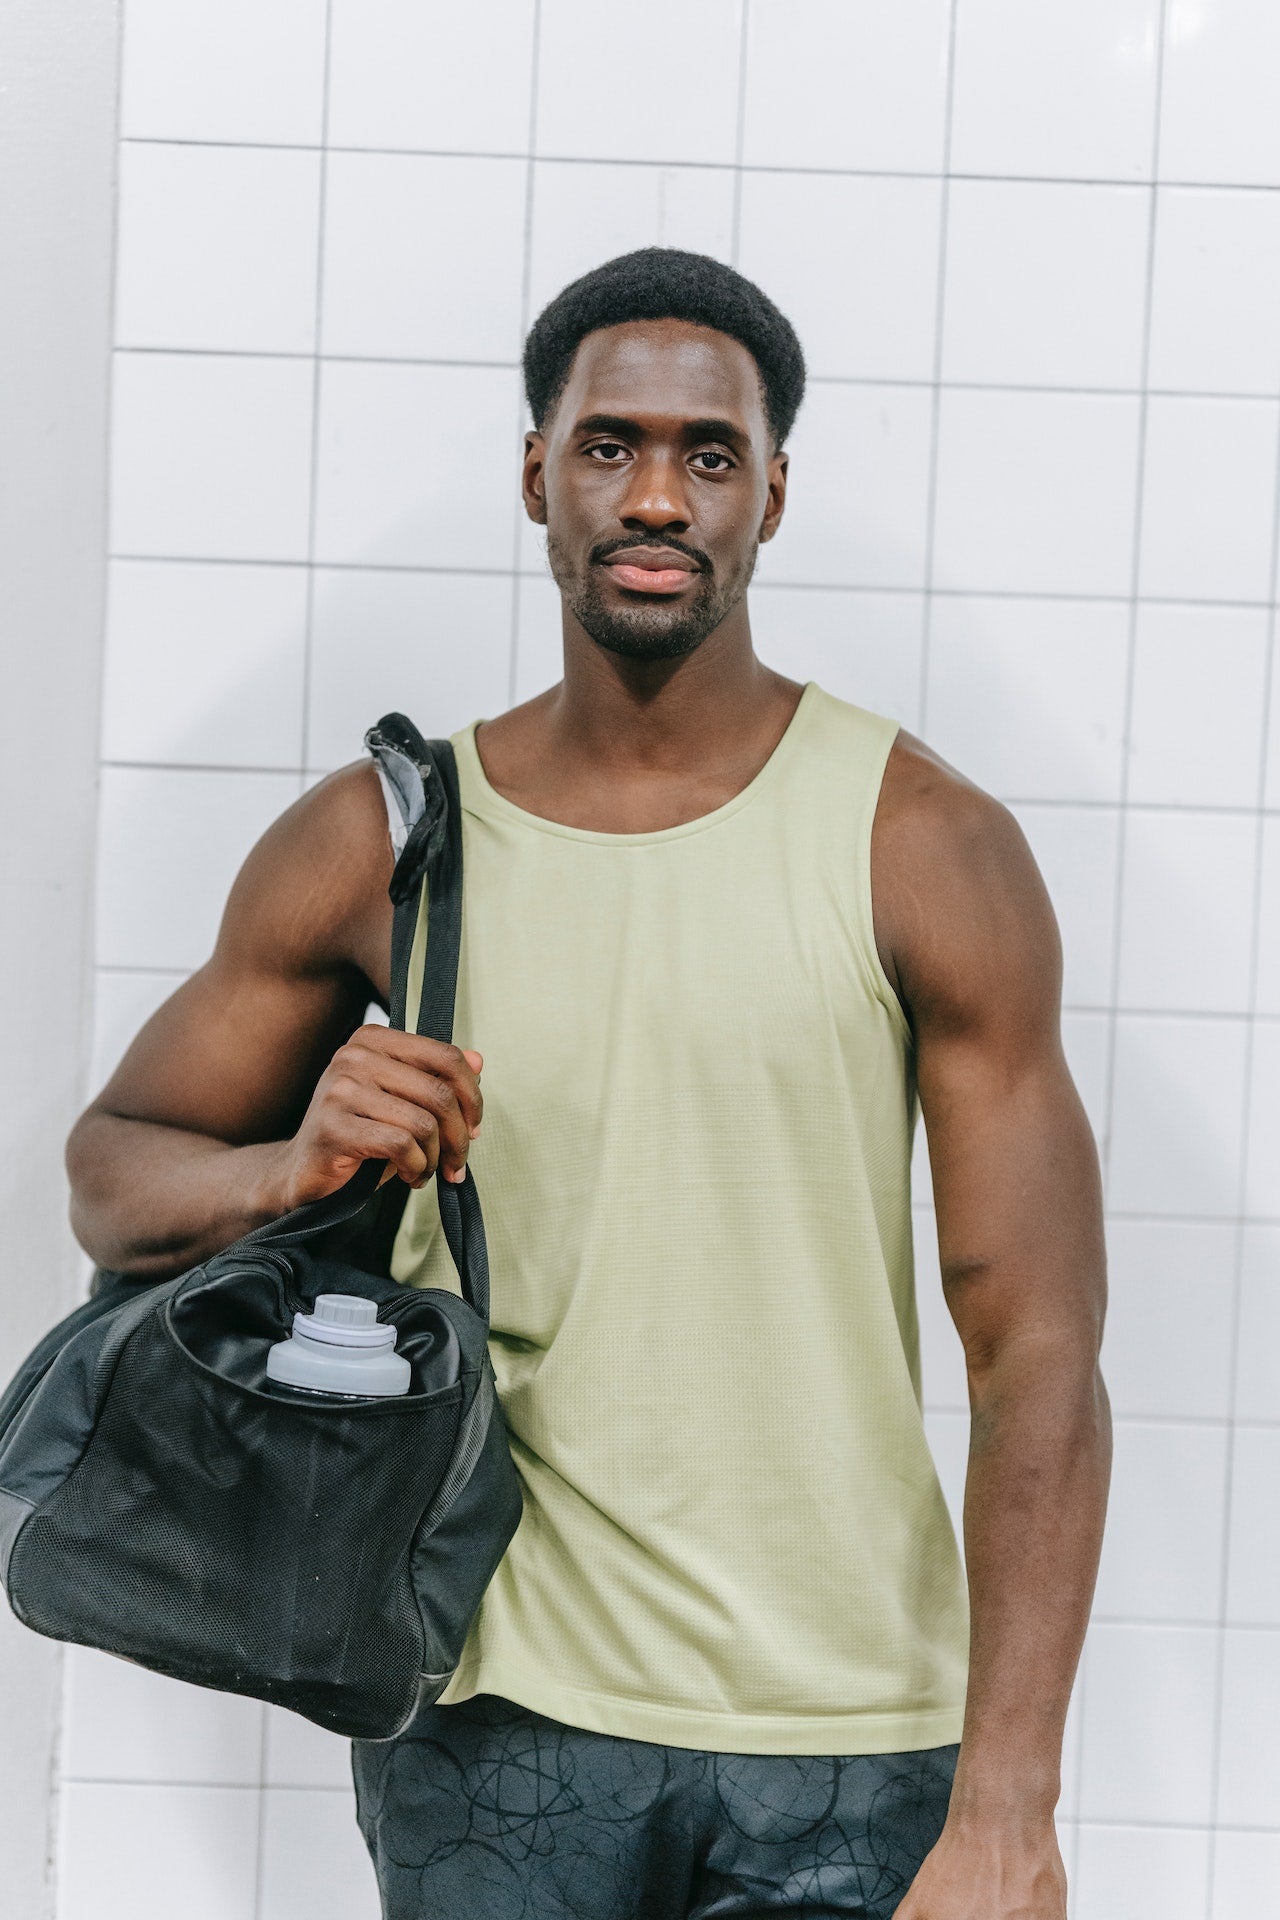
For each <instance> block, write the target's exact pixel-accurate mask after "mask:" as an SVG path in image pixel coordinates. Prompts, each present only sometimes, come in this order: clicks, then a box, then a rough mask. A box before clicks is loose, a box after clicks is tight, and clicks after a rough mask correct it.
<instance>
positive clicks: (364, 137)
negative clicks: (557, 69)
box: [329, 0, 537, 153]
mask: <svg viewBox="0 0 1280 1920" xmlns="http://www.w3.org/2000/svg"><path fill="white" fill-rule="evenodd" d="M536 19H537V10H536V9H535V8H533V7H531V6H529V5H528V4H527V0H485V4H484V6H483V7H459V6H455V5H451V4H450V0H332V24H331V28H330V32H331V36H332V44H331V48H330V54H329V139H330V142H331V143H332V144H333V145H335V146H339V147H399V148H409V149H413V148H417V149H418V150H420V151H427V152H435V153H466V152H479V153H527V152H528V148H529V119H530V108H531V104H532V102H531V97H530V94H531V88H532V83H533V29H534V23H535V21H536Z"/></svg>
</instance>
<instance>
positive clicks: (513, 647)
mask: <svg viewBox="0 0 1280 1920" xmlns="http://www.w3.org/2000/svg"><path fill="white" fill-rule="evenodd" d="M541 70H542V0H534V7H533V35H532V40H531V43H530V54H529V155H530V158H529V159H528V161H527V162H526V165H525V183H524V251H523V255H522V258H521V264H520V339H521V341H522V342H523V340H524V338H525V335H526V334H527V333H528V331H529V325H530V320H531V318H532V316H531V313H530V307H531V304H532V298H533V216H534V201H535V192H534V190H535V186H536V180H537V168H536V167H535V165H534V162H533V158H532V155H533V154H534V152H535V151H536V149H537V145H538V86H539V75H540V73H541ZM516 364H517V365H518V364H519V363H518V362H517V363H516ZM525 418H526V411H525V396H524V388H523V385H519V383H518V392H517V397H516V437H517V444H522V442H521V440H520V436H521V433H522V430H523V428H524V423H525ZM525 517H526V516H525V510H524V501H523V496H522V493H521V491H520V489H519V488H517V490H516V499H515V504H514V507H513V509H512V533H511V574H512V580H511V634H510V640H509V642H508V651H507V704H508V706H514V705H515V700H516V689H517V685H518V682H519V678H520V612H521V608H520V580H521V567H520V548H521V542H522V538H523V532H524V529H523V526H522V524H521V522H522V521H523V520H524V519H525Z"/></svg>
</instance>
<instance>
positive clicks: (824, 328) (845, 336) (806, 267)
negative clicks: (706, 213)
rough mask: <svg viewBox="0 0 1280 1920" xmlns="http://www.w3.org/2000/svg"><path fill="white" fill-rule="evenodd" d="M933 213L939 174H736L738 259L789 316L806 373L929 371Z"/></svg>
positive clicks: (937, 213)
mask: <svg viewBox="0 0 1280 1920" xmlns="http://www.w3.org/2000/svg"><path fill="white" fill-rule="evenodd" d="M941 210H942V185H941V182H940V181H938V180H904V179H901V178H898V179H893V178H883V177H882V178H879V179H873V178H868V177H866V176H865V175H864V176H861V177H859V176H856V175H847V174H846V175H843V176H842V175H838V174H803V173H746V174H744V175H743V178H742V213H741V227H740V235H741V238H740V245H739V250H738V258H737V262H736V264H737V266H738V267H739V269H740V270H741V271H742V272H743V273H745V274H746V275H747V276H748V278H749V279H751V280H754V281H756V282H757V283H758V284H759V285H760V286H762V287H763V288H764V290H765V292H766V293H767V294H768V295H769V296H770V298H771V299H772V300H774V302H775V303H776V304H777V305H778V306H779V307H780V308H781V309H782V311H783V312H784V313H785V314H786V316H787V318H788V319H789V320H790V321H791V324H792V325H793V326H794V328H795V329H796V332H797V333H798V334H799V336H800V341H801V345H802V346H803V348H804V355H805V363H806V365H807V367H808V371H809V374H810V377H811V378H815V379H820V378H823V377H834V378H848V379H858V380H930V379H932V377H933V365H934V346H935V338H936V333H937V303H938V261H939V256H938V238H939V221H940V217H941ZM819 233H820V234H822V236H823V244H822V245H821V246H815V245H814V236H815V234H819Z"/></svg>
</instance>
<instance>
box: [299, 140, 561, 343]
mask: <svg viewBox="0 0 1280 1920" xmlns="http://www.w3.org/2000/svg"><path fill="white" fill-rule="evenodd" d="M527 172H528V168H527V166H526V164H525V162H524V161H523V160H495V159H478V158H474V157H468V156H461V155H457V154H445V155H440V154H435V155H424V154H406V153H335V154H332V155H331V156H330V159H329V167H328V175H327V180H326V186H325V238H324V307H323V314H324V319H323V343H324V351H325V353H327V354H337V355H348V354H351V355H365V356H371V357H373V358H380V357H383V356H386V357H387V358H392V359H410V360H506V361H514V360H516V359H518V358H519V354H520V282H521V275H522V272H523V265H524V221H525V189H526V175H527Z"/></svg>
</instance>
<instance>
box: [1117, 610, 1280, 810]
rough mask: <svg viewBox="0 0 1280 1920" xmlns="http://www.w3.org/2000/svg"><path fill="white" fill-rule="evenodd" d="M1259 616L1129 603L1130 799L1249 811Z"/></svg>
mask: <svg viewBox="0 0 1280 1920" xmlns="http://www.w3.org/2000/svg"><path fill="white" fill-rule="evenodd" d="M1267 625H1268V615H1267V612H1266V610H1265V608H1262V607H1218V606H1172V605H1151V604H1149V603H1142V604H1140V605H1139V607H1138V616H1137V627H1136V633H1135V642H1134V661H1133V707H1132V715H1131V720H1130V728H1129V790H1128V797H1129V799H1130V800H1131V801H1134V802H1136V803H1139V804H1141V803H1142V802H1144V801H1145V802H1149V803H1151V804H1153V805H1157V806H1184V807H1195V806H1203V807H1253V806H1256V804H1257V801H1258V795H1259V790H1260V783H1261V755H1262V741H1263V729H1264V726H1265V721H1266V714H1265V710H1264V692H1265V687H1266V673H1267Z"/></svg>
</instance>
